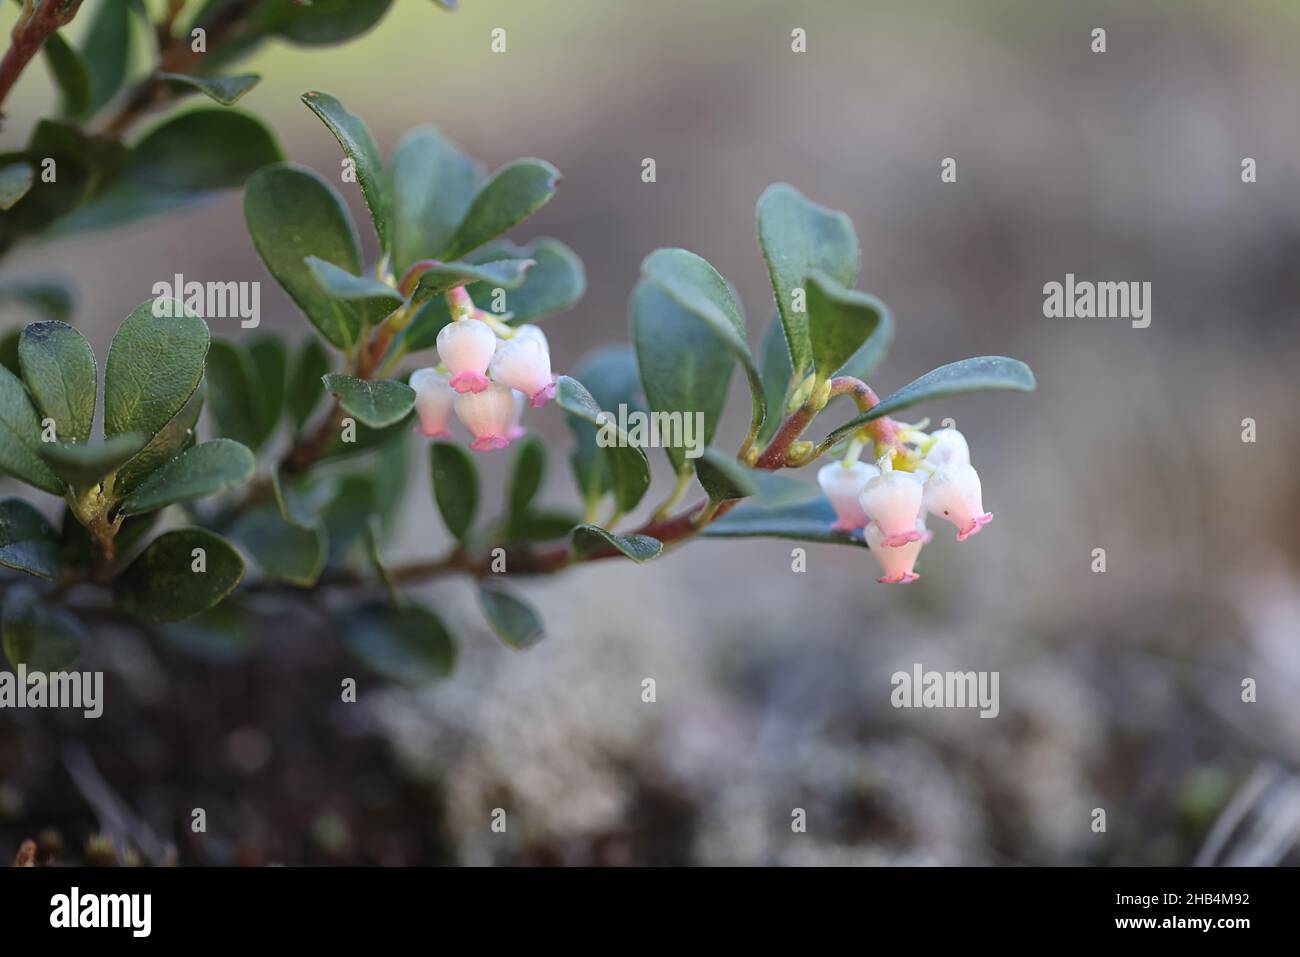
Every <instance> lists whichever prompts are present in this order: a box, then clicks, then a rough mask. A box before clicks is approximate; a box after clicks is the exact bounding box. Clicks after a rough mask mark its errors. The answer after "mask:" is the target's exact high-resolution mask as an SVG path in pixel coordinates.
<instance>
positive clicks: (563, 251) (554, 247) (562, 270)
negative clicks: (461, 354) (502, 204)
mask: <svg viewBox="0 0 1300 957" xmlns="http://www.w3.org/2000/svg"><path fill="white" fill-rule="evenodd" d="M466 258H467V259H468V261H470V262H474V263H487V262H492V261H493V260H502V259H506V260H509V259H524V260H531V261H532V262H533V266H532V267H531V268H529V270H528V272H527V273H525V274H524V280H523V282H522V283H520V284H519V285H518V286H515V287H508V286H502V287H501V288H503V289H505V290H506V295H505V297H504V298H505V308H504V312H505V313H506V314H508V315H509V316H510V324H511V325H512V326H520V325H523V324H524V323H526V322H534V323H535V322H540V321H541V320H542V319H545V318H546V317H547V316H551V315H554V314H555V313H557V312H564V311H565V310H566V309H571V308H572V307H573V306H574V305H575V304H577V302H578V300H580V299H581V298H582V297H583V294H584V293H586V291H587V274H586V270H585V269H584V268H583V265H582V260H581V259H579V258H578V255H577V253H575V252H574V251H573V250H572V249H570V248H569V247H568V246H566V245H564V243H562V242H560V241H559V240H558V239H550V238H542V239H536V240H533V241H532V242H530V243H528V244H527V245H524V246H520V245H518V244H517V243H514V242H511V241H510V240H508V239H497V240H493V241H492V242H490V243H488V244H487V245H486V246H483V247H481V248H480V249H478V250H476V251H475V252H474V253H472V254H471V255H470V256H468V257H466ZM497 285H500V284H499V283H498V284H497ZM466 291H467V292H468V293H469V294H470V296H471V297H472V298H473V299H474V301H475V302H479V303H484V304H487V303H491V302H492V293H493V285H492V284H489V283H486V282H485V283H474V284H472V285H470V286H467V287H466ZM484 308H487V306H486V305H485V306H484Z"/></svg>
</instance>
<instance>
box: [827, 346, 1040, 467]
mask: <svg viewBox="0 0 1300 957" xmlns="http://www.w3.org/2000/svg"><path fill="white" fill-rule="evenodd" d="M1035 385H1036V383H1035V382H1034V373H1033V372H1032V371H1030V368H1029V366H1027V365H1025V364H1024V363H1023V362H1021V361H1020V360H1018V359H1008V358H1006V357H1004V356H976V357H975V358H972V359H962V360H960V361H958V362H950V363H948V364H947V365H945V366H940V367H939V368H937V369H933V370H931V371H930V372H927V373H926V374H925V375H923V376H921V377H920V378H919V379H914V380H913V381H911V382H909V383H908V384H907V385H905V386H903V387H902V388H901V389H899V390H898V391H897V392H894V393H893V394H891V395H889V396H886V397H885V398H884V399H882V400H881V401H880V404H879V405H876V406H875V407H873V408H872V409H870V410H869V411H867V412H863V413H862V414H861V415H859V416H856V417H855V418H853V419H851V420H850V421H848V422H846V423H844V425H841V426H840V427H839V428H837V429H835V430H834V431H833V432H831V433H830V435H828V436H827V437H826V440H825V441H824V442H822V447H823V448H830V447H831V446H832V445H834V444H835V443H836V442H838V441H839V440H840V439H842V438H844V437H845V436H847V435H849V434H850V433H852V432H854V431H856V430H857V429H859V428H861V427H862V426H863V425H866V424H867V423H868V422H872V421H874V420H876V419H878V418H880V417H881V416H882V415H893V414H895V413H896V412H901V411H903V410H904V409H909V408H911V407H912V406H914V405H917V404H919V403H921V402H928V401H930V400H932V399H943V398H947V397H948V396H952V395H961V394H963V393H966V392H987V391H991V390H1011V391H1014V392H1032V391H1033V390H1034V387H1035Z"/></svg>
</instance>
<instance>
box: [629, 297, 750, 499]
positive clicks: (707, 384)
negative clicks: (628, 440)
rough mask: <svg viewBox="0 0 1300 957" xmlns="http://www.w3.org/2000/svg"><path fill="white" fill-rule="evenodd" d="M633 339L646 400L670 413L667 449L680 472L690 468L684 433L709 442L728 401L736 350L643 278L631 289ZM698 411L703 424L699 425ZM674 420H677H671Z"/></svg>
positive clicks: (658, 410)
mask: <svg viewBox="0 0 1300 957" xmlns="http://www.w3.org/2000/svg"><path fill="white" fill-rule="evenodd" d="M630 312H631V325H632V343H633V345H634V346H635V347H636V361H637V368H638V369H639V370H640V373H641V384H642V386H643V387H644V389H645V396H646V401H647V402H648V403H649V404H650V408H651V410H652V411H653V412H656V413H660V414H662V415H663V416H665V417H666V418H664V419H663V421H664V422H666V423H668V426H667V427H666V428H664V431H666V432H667V434H663V432H661V434H660V437H659V438H660V441H661V442H662V443H663V449H664V452H665V454H666V455H667V456H668V460H669V461H670V462H671V463H672V466H673V470H674V471H675V472H677V473H678V474H681V473H683V472H687V471H689V470H690V468H691V460H690V459H688V458H687V457H686V454H687V451H688V449H687V447H686V441H685V439H686V436H687V433H688V430H689V434H690V437H691V438H692V440H693V441H694V442H697V443H700V445H706V444H707V443H709V442H710V441H712V439H713V435H714V432H716V431H717V427H718V420H719V419H720V418H721V417H722V409H723V406H724V405H725V404H726V401H727V388H728V386H729V385H730V384H731V372H732V369H733V367H734V366H735V355H734V353H733V351H732V350H731V349H729V348H728V347H727V345H726V344H725V343H724V342H723V340H722V338H721V337H720V336H719V335H718V334H717V333H716V332H714V331H713V327H712V326H711V325H710V324H709V323H707V322H702V321H701V320H700V318H699V317H698V316H697V315H696V314H695V313H693V312H691V311H690V310H688V309H686V308H684V307H683V306H682V305H681V304H680V303H679V302H678V301H677V300H676V299H674V298H673V297H672V296H670V295H669V294H668V292H667V291H666V290H665V289H664V288H663V287H662V286H660V285H659V284H658V283H654V282H651V281H650V280H648V279H642V280H641V281H640V282H638V283H637V285H636V288H635V289H633V290H632V301H631V304H630ZM697 413H698V416H699V422H700V424H701V426H702V428H701V429H699V430H698V432H697V429H696V415H697ZM673 423H675V426H674V425H673Z"/></svg>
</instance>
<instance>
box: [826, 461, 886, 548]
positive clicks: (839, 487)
mask: <svg viewBox="0 0 1300 957" xmlns="http://www.w3.org/2000/svg"><path fill="white" fill-rule="evenodd" d="M879 474H880V469H878V468H876V467H875V466H874V465H868V464H867V463H866V462H853V463H852V464H850V465H845V464H844V463H843V462H832V463H831V464H830V465H823V466H822V467H821V468H820V469H819V470H818V472H817V484H818V485H820V486H821V487H822V494H823V495H825V496H826V497H827V498H828V499H829V500H830V503H831V508H833V509H835V524H834V525H833V526H831V527H832V528H834V529H836V530H837V531H841V532H850V531H852V530H853V529H855V528H861V527H862V526H864V525H866V524H867V521H868V519H867V513H866V512H864V511H862V503H861V502H859V501H858V496H860V495H861V494H862V490H863V489H864V488H865V487H866V485H867V483H868V482H870V481H871V480H872V479H873V478H875V477H876V476H877V475H879Z"/></svg>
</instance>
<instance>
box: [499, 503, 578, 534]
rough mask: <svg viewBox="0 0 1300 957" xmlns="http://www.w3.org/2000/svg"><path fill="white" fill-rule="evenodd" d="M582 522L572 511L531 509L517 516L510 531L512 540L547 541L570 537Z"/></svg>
mask: <svg viewBox="0 0 1300 957" xmlns="http://www.w3.org/2000/svg"><path fill="white" fill-rule="evenodd" d="M581 524H582V519H581V518H579V517H578V516H577V515H574V514H572V513H571V512H562V511H552V510H550V509H529V510H528V511H527V512H525V513H523V514H522V515H519V516H516V517H515V519H514V520H513V522H512V524H511V526H510V528H509V529H508V533H509V537H510V539H511V541H516V542H547V541H553V540H554V539H557V538H568V537H569V534H570V533H571V532H572V531H573V529H574V528H575V527H577V526H578V525H581Z"/></svg>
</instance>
